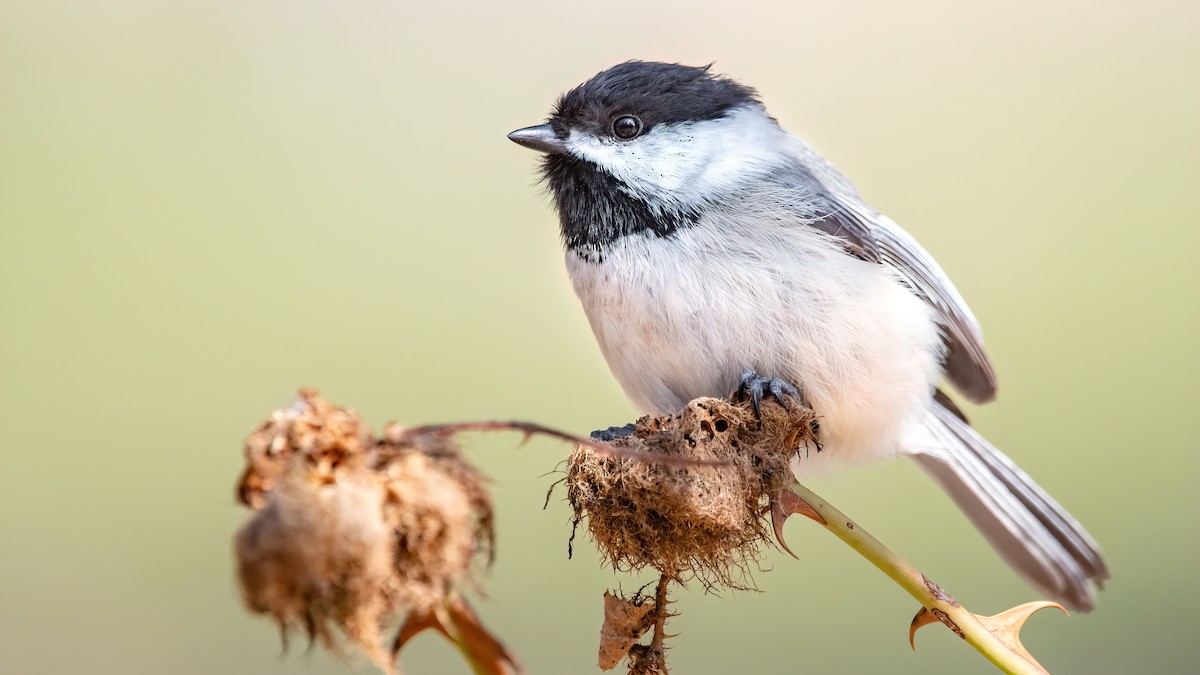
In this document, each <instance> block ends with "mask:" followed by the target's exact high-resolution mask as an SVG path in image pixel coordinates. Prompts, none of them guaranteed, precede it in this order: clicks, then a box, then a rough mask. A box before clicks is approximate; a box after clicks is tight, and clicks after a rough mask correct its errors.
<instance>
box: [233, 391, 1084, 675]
mask: <svg viewBox="0 0 1200 675" xmlns="http://www.w3.org/2000/svg"><path fill="white" fill-rule="evenodd" d="M814 428H815V424H814V416H813V413H812V412H811V411H810V410H807V409H804V408H801V407H799V406H791V407H789V408H784V407H782V406H776V405H774V404H773V403H771V404H768V405H766V406H764V407H763V408H762V415H761V419H760V418H758V417H756V416H755V415H753V414H752V413H751V411H750V409H749V406H747V405H744V404H737V403H732V402H730V401H725V400H721V399H697V400H695V401H692V402H691V403H690V404H688V406H687V407H686V408H685V409H684V410H682V411H680V412H679V413H678V414H676V415H673V416H669V417H647V418H643V419H641V420H639V421H638V423H637V424H636V427H635V429H634V431H633V433H632V434H630V435H628V436H624V437H619V438H617V439H616V440H614V441H613V442H612V443H611V444H605V443H599V442H596V441H593V440H589V439H583V438H578V437H575V436H571V435H570V434H566V433H563V432H559V431H555V430H553V429H548V428H546V427H542V426H539V425H536V424H530V423H525V422H467V423H462V424H448V425H433V426H425V427H416V428H411V429H405V428H403V427H400V426H398V425H391V426H389V427H388V428H387V429H385V431H384V434H383V436H382V437H380V438H376V437H374V436H373V434H372V433H371V431H370V429H369V428H368V427H367V426H366V425H365V424H364V423H363V422H362V420H361V419H360V418H359V417H358V415H357V414H356V413H354V412H353V411H351V410H348V409H344V408H338V407H336V406H333V405H330V404H329V403H328V402H326V401H324V400H323V399H321V398H320V397H319V396H318V395H317V394H316V392H314V391H312V390H304V391H302V392H301V395H300V399H299V400H298V401H297V402H296V403H295V404H294V405H293V406H291V407H290V408H287V409H284V410H280V411H276V412H275V413H274V414H272V415H271V417H270V418H269V419H267V420H266V421H264V422H263V423H262V424H260V425H259V427H258V428H256V429H255V430H254V432H253V433H251V435H250V437H249V438H247V440H246V445H245V456H246V469H245V471H244V472H243V474H242V478H241V480H240V481H239V484H238V489H237V494H238V497H239V499H240V500H241V501H242V502H243V503H244V504H246V505H247V506H249V507H251V508H252V509H254V513H253V515H252V516H251V518H250V519H249V521H248V522H247V523H246V524H245V525H244V526H243V527H242V529H241V530H240V531H239V532H238V534H237V537H236V541H235V549H236V554H237V561H238V579H239V582H240V584H241V587H242V593H243V596H244V598H245V601H246V605H247V607H248V608H249V609H250V610H251V611H253V612H256V613H262V614H267V615H269V616H271V617H272V618H273V619H274V620H275V621H276V622H277V623H278V625H279V626H280V629H281V632H282V634H283V636H284V639H285V644H286V637H287V634H288V633H289V632H290V631H292V630H294V629H300V630H302V631H304V632H305V633H306V634H307V635H308V637H309V639H310V641H311V640H318V641H320V642H321V643H322V644H324V645H325V646H326V647H328V648H329V649H331V650H333V651H335V652H338V651H339V642H340V637H341V636H344V637H345V638H347V639H348V640H349V641H350V642H351V643H352V644H354V645H356V646H357V647H358V648H359V649H361V650H362V651H363V652H364V653H365V654H366V655H367V656H369V657H370V658H371V660H372V661H373V662H374V663H375V664H376V665H377V666H379V668H381V669H382V670H384V671H385V672H387V673H395V672H396V667H395V665H394V663H395V657H396V654H397V653H398V652H399V650H400V649H401V647H403V646H404V645H405V644H406V643H407V642H408V640H410V639H411V638H412V637H413V636H414V635H417V634H419V633H421V632H422V631H425V630H430V629H432V630H434V631H436V632H438V633H440V634H442V635H443V636H445V637H446V638H447V639H449V640H450V641H451V642H453V643H454V644H455V645H456V646H457V647H458V648H459V650H460V651H461V652H462V654H463V656H464V657H465V658H466V659H467V661H468V662H469V663H470V665H471V666H472V668H473V669H474V671H475V672H476V673H478V674H482V675H506V674H509V673H521V672H523V671H522V670H521V668H520V666H519V665H518V664H517V661H516V659H515V658H514V657H513V655H512V654H511V653H509V652H508V651H507V650H506V649H505V647H504V646H503V644H501V643H500V642H499V640H497V639H496V638H495V637H494V636H493V635H492V634H491V633H489V632H488V631H487V630H486V629H485V628H484V627H483V625H482V624H481V623H480V621H479V619H478V617H477V616H476V615H475V613H474V611H473V610H472V609H471V608H470V606H469V605H468V604H467V603H466V601H465V599H464V598H463V596H462V594H461V592H460V591H461V590H462V589H463V588H464V587H468V588H469V587H472V586H474V585H476V584H477V579H478V576H479V573H480V572H481V571H482V570H483V568H485V567H486V566H487V564H489V563H490V562H491V559H492V556H493V555H494V551H495V542H494V534H493V527H492V525H493V515H492V506H491V500H490V498H489V496H488V492H487V490H486V481H485V480H484V478H483V476H482V475H481V474H479V472H478V471H477V470H476V469H474V468H473V467H472V466H471V465H470V464H468V463H467V462H466V461H465V460H464V459H463V458H462V456H461V455H460V453H459V451H458V448H457V447H456V446H455V445H454V444H453V443H452V440H451V439H452V435H453V434H455V433H457V432H460V431H466V430H517V431H521V432H523V433H525V434H526V435H530V434H534V433H542V434H547V435H551V436H554V437H557V438H561V439H565V440H569V441H572V442H574V443H576V448H575V450H574V451H573V452H572V454H571V456H570V459H569V461H568V468H567V476H566V478H565V479H564V480H565V482H566V483H567V498H568V501H569V503H570V505H571V507H572V509H573V510H574V514H575V517H574V521H575V525H576V526H579V525H581V524H584V523H585V522H586V527H587V531H588V533H589V535H590V537H591V538H592V540H593V541H594V542H595V544H596V545H597V547H598V549H599V551H600V553H601V556H602V558H603V560H604V561H605V562H607V563H608V564H609V565H611V566H612V567H613V568H615V569H618V570H624V571H638V570H642V569H645V568H653V569H655V570H657V571H658V572H659V580H658V583H657V587H656V590H655V593H654V595H653V596H649V595H642V594H641V592H639V593H637V594H635V595H634V596H633V597H632V598H625V597H622V596H620V595H618V594H611V593H606V594H605V599H604V600H605V602H604V615H605V616H604V626H603V628H602V629H601V644H600V653H599V664H600V666H601V667H602V668H604V669H606V670H607V669H611V668H613V667H616V665H618V664H619V663H620V662H621V661H622V660H624V661H625V662H626V665H627V667H628V669H629V673H631V675H663V674H665V673H667V672H668V669H667V660H666V647H665V646H664V641H665V639H666V638H667V637H668V635H667V634H666V631H665V627H666V622H667V619H668V618H670V617H671V616H673V613H672V612H671V611H670V609H669V606H670V601H669V599H668V590H669V587H670V584H672V583H676V584H683V583H687V582H689V581H691V580H693V579H696V580H698V581H699V582H700V583H701V584H702V585H704V586H705V588H710V589H711V588H748V587H752V583H751V580H750V579H749V572H750V571H751V567H752V566H754V565H757V563H758V561H759V559H760V555H761V553H762V550H763V547H765V546H770V545H772V541H771V537H770V533H771V532H773V533H774V535H775V540H776V541H777V542H778V544H779V546H780V547H782V548H783V549H784V550H787V551H788V552H789V553H790V552H791V551H790V550H789V549H788V547H787V545H786V543H785V542H784V541H783V539H782V536H781V535H782V529H783V524H784V522H785V521H786V519H787V518H788V517H789V516H790V515H792V514H797V513H799V514H802V515H805V516H807V517H808V518H811V519H812V520H814V521H816V522H818V523H820V524H821V525H823V526H824V527H825V528H826V529H828V530H830V531H831V532H833V533H834V534H835V535H837V536H838V537H839V538H841V539H842V540H843V541H845V542H846V543H847V544H848V545H850V546H851V547H852V548H854V549H855V551H857V552H858V553H859V554H860V555H862V556H863V557H865V558H867V559H868V560H870V561H871V562H872V563H873V564H875V565H876V566H877V567H879V568H880V570H882V571H883V572H884V573H886V574H887V575H888V576H889V577H890V578H892V580H893V581H895V582H896V583H897V584H899V585H900V586H901V587H902V588H904V589H905V590H906V591H908V592H909V593H910V594H911V595H912V596H913V597H915V598H916V599H917V600H918V601H919V602H920V603H921V609H920V611H918V613H917V615H916V616H915V617H914V618H913V620H912V622H911V625H910V629H909V631H910V632H909V638H910V640H912V638H913V634H914V633H915V632H916V630H917V629H918V628H920V627H921V626H923V625H926V624H929V623H933V622H940V623H942V624H943V625H945V626H947V627H948V628H950V629H951V630H952V631H954V632H955V633H956V634H957V635H959V637H962V638H963V639H964V640H966V641H967V642H968V643H969V644H971V646H972V647H974V648H975V649H977V650H978V651H980V653H982V654H983V655H984V656H985V657H986V658H988V659H989V660H990V661H992V663H994V664H995V665H996V666H997V667H999V668H1000V669H1001V670H1004V671H1005V672H1012V673H1044V672H1045V670H1044V669H1042V667H1041V665H1040V664H1038V663H1037V661H1036V660H1034V658H1033V657H1032V655H1030V654H1029V652H1028V651H1027V650H1026V649H1025V648H1024V647H1023V646H1022V645H1021V642H1020V638H1019V631H1020V628H1021V626H1022V625H1023V624H1024V622H1025V620H1026V619H1027V618H1028V617H1029V616H1030V615H1031V614H1032V613H1033V612H1035V611H1037V610H1039V609H1041V608H1044V607H1048V606H1057V605H1055V604H1054V603H1046V602H1040V603H1028V604H1025V605H1021V606H1019V607H1015V608H1013V609H1011V610H1008V611H1006V612H1002V613H1000V614H997V615H995V616H991V617H985V616H979V615H975V614H972V613H970V612H968V611H967V610H966V609H965V608H963V607H962V605H960V604H959V603H958V602H957V601H956V600H954V598H952V597H951V596H950V595H949V594H948V593H946V592H945V591H944V590H943V589H942V588H941V587H940V586H938V585H937V584H935V583H933V582H932V581H930V580H929V579H928V578H927V577H925V576H924V575H922V574H920V573H919V572H917V571H916V570H915V569H913V568H912V567H911V566H909V565H908V564H907V563H905V562H904V561H903V560H901V559H900V558H899V557H898V556H896V555H895V554H893V553H892V552H891V551H889V550H888V549H887V548H885V547H884V546H883V545H882V544H880V543H879V542H878V541H877V540H875V539H874V538H873V537H871V536H870V535H869V534H868V533H867V532H866V531H865V530H864V529H863V528H862V527H861V526H859V525H857V524H855V523H854V522H853V521H852V520H850V519H849V518H848V517H846V516H845V514H843V513H841V512H839V511H837V510H836V509H834V508H833V507H832V506H830V505H829V504H827V503H825V502H824V501H823V500H821V499H820V497H818V496H816V495H815V494H813V493H812V492H810V491H808V490H807V489H806V488H804V487H803V486H801V485H799V484H797V483H795V482H794V481H793V480H792V479H791V472H790V469H789V463H790V462H791V461H792V459H793V458H795V457H796V455H797V454H798V453H809V452H819V451H820V447H819V445H817V442H816V439H815V436H814ZM1060 609H1061V608H1060ZM397 623H399V624H401V625H400V626H399V628H398V629H397V630H396V634H395V637H394V639H393V640H392V649H391V651H390V652H389V651H387V650H385V649H383V647H382V646H381V639H382V635H383V633H384V631H385V630H387V629H389V628H390V627H392V626H394V625H395V624H397ZM647 633H649V634H650V635H651V638H650V641H649V643H647V644H641V643H639V642H640V640H642V639H643V638H644V637H645V635H646V634H647Z"/></svg>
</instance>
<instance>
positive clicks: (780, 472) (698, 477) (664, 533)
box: [566, 398, 817, 588]
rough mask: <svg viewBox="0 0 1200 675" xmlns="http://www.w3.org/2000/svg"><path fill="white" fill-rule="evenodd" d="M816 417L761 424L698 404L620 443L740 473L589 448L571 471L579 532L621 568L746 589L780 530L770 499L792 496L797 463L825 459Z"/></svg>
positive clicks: (747, 415) (651, 420)
mask: <svg viewBox="0 0 1200 675" xmlns="http://www.w3.org/2000/svg"><path fill="white" fill-rule="evenodd" d="M813 420H814V417H813V415H812V413H811V412H810V411H808V410H805V409H802V408H799V407H798V406H793V409H792V410H785V409H784V408H782V407H781V406H778V405H775V404H774V403H772V402H764V403H763V406H762V420H761V424H759V423H758V422H757V421H755V419H754V417H753V413H752V412H751V410H750V408H749V406H748V405H738V404H733V403H731V402H729V401H727V400H724V399H715V398H704V399H696V400H694V401H692V402H691V403H689V404H688V405H687V407H685V408H684V409H683V410H681V411H680V412H679V413H677V414H675V415H672V416H669V417H643V418H642V419H640V420H638V422H637V425H636V430H635V432H634V433H633V434H632V435H630V436H625V437H620V438H617V439H616V440H614V441H613V445H615V446H617V447H620V448H624V449H629V450H636V451H640V452H649V453H655V454H668V455H681V456H684V457H688V458H692V459H700V460H712V459H727V460H731V461H732V465H731V466H721V467H697V466H666V465H662V464H655V463H651V462H645V461H632V460H628V459H617V458H614V457H612V456H607V455H604V454H601V453H598V452H596V451H595V450H594V449H592V448H589V447H586V446H580V447H577V448H576V449H575V451H574V452H573V453H572V454H571V457H570V460H569V461H568V467H567V478H566V483H567V500H568V502H569V503H570V505H571V507H572V508H573V509H574V511H575V522H576V524H578V523H580V522H582V521H584V520H586V521H587V529H588V533H589V534H590V535H591V537H592V539H593V541H594V542H595V543H596V546H597V548H598V549H599V551H600V554H601V556H602V557H603V558H604V560H605V561H606V562H607V563H609V564H610V565H612V567H613V568H614V569H617V570H621V571H638V570H641V569H643V568H646V567H651V568H654V569H656V570H659V571H660V572H661V573H662V574H665V575H667V576H668V577H670V578H672V579H675V580H677V581H683V580H686V579H687V578H688V577H695V578H698V579H699V580H700V581H701V583H703V584H704V585H706V586H710V585H716V586H725V587H732V588H744V587H745V585H746V584H745V583H744V582H745V579H746V574H745V573H746V572H748V570H749V565H750V564H752V563H754V562H756V561H757V560H758V556H759V545H760V543H769V542H770V538H769V536H768V535H769V533H770V532H771V530H770V528H769V526H768V525H767V522H766V520H765V518H764V515H765V513H766V508H767V504H768V501H769V500H770V499H771V498H772V497H774V496H777V495H779V494H781V493H782V492H783V491H785V490H786V488H787V485H788V482H789V481H790V478H791V473H790V470H789V468H788V463H789V461H790V460H791V458H792V457H794V456H795V455H796V453H797V452H808V451H817V446H816V444H815V441H814V436H813V431H812V422H813Z"/></svg>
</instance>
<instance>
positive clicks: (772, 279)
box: [508, 61, 1108, 610]
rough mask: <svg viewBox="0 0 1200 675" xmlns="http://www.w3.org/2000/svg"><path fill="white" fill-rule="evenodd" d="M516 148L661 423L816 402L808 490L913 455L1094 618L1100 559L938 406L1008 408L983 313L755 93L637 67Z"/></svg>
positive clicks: (720, 81) (609, 349)
mask: <svg viewBox="0 0 1200 675" xmlns="http://www.w3.org/2000/svg"><path fill="white" fill-rule="evenodd" d="M508 137H509V138H510V139H512V140H513V141H515V142H517V143H519V144H521V145H524V146H526V147H529V148H532V149H534V150H538V151H540V152H543V153H545V154H546V157H545V161H544V164H543V166H542V171H543V174H544V177H545V180H546V183H547V185H548V186H549V189H550V191H551V193H552V194H553V196H554V201H555V205H556V206H557V209H558V215H559V219H560V222H561V226H562V237H563V241H564V243H565V246H566V263H567V270H568V272H569V274H570V277H571V281H572V282H573V284H574V286H575V292H576V294H577V295H578V296H579V299H580V301H581V302H582V303H583V308H584V311H585V312H586V313H587V317H588V320H589V321H590V323H591V326H592V330H593V332H594V333H595V334H596V339H597V340H598V341H599V343H600V349H601V351H603V353H604V357H605V358H606V359H607V360H608V364H609V366H610V367H611V369H612V371H613V374H614V375H615V376H616V378H617V380H618V381H619V382H620V384H621V386H622V387H623V388H624V390H625V392H626V394H628V395H629V397H630V399H632V401H633V403H634V404H635V405H636V406H637V407H638V408H640V409H641V410H642V411H643V412H646V413H654V414H668V413H673V412H676V411H678V410H679V408H681V407H682V406H683V405H684V404H685V403H686V402H687V401H689V400H691V399H693V398H696V397H700V396H726V395H729V394H730V393H731V392H733V391H734V390H740V391H743V392H747V393H748V394H749V396H750V397H751V398H752V399H753V400H754V402H755V404H756V405H757V404H758V402H759V400H760V399H761V398H762V397H763V396H764V395H767V396H774V397H775V398H778V399H780V401H781V402H783V400H784V398H785V397H786V396H787V395H788V394H793V393H795V392H796V391H797V390H798V393H799V395H800V396H801V397H802V399H803V401H804V402H805V403H806V404H807V405H808V406H810V407H811V408H812V409H813V410H814V411H815V412H816V413H817V415H818V416H819V419H820V442H821V446H822V450H821V452H813V453H809V454H808V455H807V456H804V457H801V458H798V459H797V460H795V461H794V462H793V471H794V472H795V473H796V474H797V476H798V477H803V476H804V475H806V474H808V473H811V472H812V471H813V470H815V469H818V468H819V467H821V466H822V465H843V464H852V463H855V462H862V461H866V460H871V459H877V458H880V457H887V456H891V455H895V454H904V455H908V456H910V457H913V458H914V459H915V460H916V461H917V463H918V464H920V466H921V467H922V468H924V469H925V470H926V471H928V472H929V473H930V474H931V475H932V476H933V477H934V479H936V480H937V481H938V482H939V483H940V484H941V485H942V487H944V488H945V489H946V491H947V492H948V493H949V494H950V496H951V497H952V498H953V499H954V500H955V501H956V502H957V503H958V505H959V506H960V507H961V508H962V509H963V511H964V512H965V513H966V514H967V516H968V517H969V518H970V519H971V520H972V521H973V522H974V523H975V525H976V526H977V527H978V528H979V529H980V531H981V532H982V533H983V534H984V535H985V536H986V537H987V538H988V540H989V541H990V542H991V543H992V545H993V546H994V547H995V548H996V550H997V551H998V552H999V553H1000V555H1002V556H1003V557H1004V558H1005V560H1007V561H1008V562H1009V564H1011V565H1012V566H1013V567H1014V568H1015V569H1016V570H1017V571H1018V572H1019V573H1021V574H1022V575H1023V576H1024V577H1025V578H1026V579H1027V580H1028V581H1030V582H1031V583H1032V584H1033V585H1035V586H1036V587H1038V588H1039V589H1041V590H1042V591H1044V592H1045V593H1047V594H1049V595H1051V596H1053V597H1054V598H1056V599H1058V600H1060V601H1062V602H1064V603H1065V604H1067V605H1068V606H1070V607H1073V608H1077V609H1083V610H1087V609H1091V608H1092V607H1093V606H1094V605H1095V600H1096V598H1095V591H1094V589H1093V587H1092V584H1091V583H1089V580H1095V581H1097V582H1100V581H1103V580H1104V579H1106V578H1107V577H1108V570H1107V568H1106V566H1105V563H1104V561H1103V559H1102V558H1101V556H1100V553H1099V551H1098V549H1097V546H1096V543H1095V541H1093V539H1092V537H1091V536H1090V535H1088V533H1087V531H1085V530H1084V528H1083V527H1082V526H1081V525H1080V524H1079V523H1078V522H1076V520H1075V519H1074V518H1072V517H1071V515H1070V514H1068V513H1067V512H1066V510H1064V509H1063V508H1062V507H1061V506H1059V505H1058V503H1057V502H1055V501H1054V499H1053V498H1051V497H1050V496H1049V495H1048V494H1046V492H1045V491H1044V490H1042V489H1041V488H1040V487H1039V486H1038V485H1037V484H1036V483H1035V482H1034V481H1033V479H1031V478H1030V477H1029V476H1028V475H1026V474H1025V472H1023V471H1022V470H1021V469H1019V468H1018V467H1017V466H1016V465H1014V464H1013V462H1012V461H1011V460H1010V459H1009V458H1008V457H1006V456H1005V455H1004V454H1002V453H1001V452H1000V451H999V450H997V449H996V448H994V447H992V446H991V444H989V443H988V442H987V441H986V440H985V439H984V438H983V437H981V436H980V435H979V434H977V433H976V432H975V431H974V430H973V429H972V428H971V427H970V426H969V425H968V424H967V422H966V420H965V418H964V417H963V416H962V414H961V413H960V412H959V411H958V410H957V408H955V406H954V404H953V403H952V402H950V399H949V398H947V397H946V396H945V395H944V394H943V393H942V392H941V391H939V390H938V389H937V388H936V387H937V385H938V383H939V380H941V379H942V378H943V377H945V378H946V379H947V380H949V382H950V384H952V385H954V387H955V388H957V389H958V390H959V391H960V392H961V393H962V395H963V396H965V397H966V398H968V399H970V400H971V401H974V402H976V403H983V402H986V401H989V400H991V399H992V398H994V396H995V394H996V378H995V374H994V372H993V370H992V364H991V363H990V361H989V360H988V356H987V353H986V352H985V351H984V348H983V335H982V333H981V331H980V328H979V324H978V323H977V322H976V320H975V317H974V315H972V313H971V310H970V309H969V308H968V307H967V304H966V302H964V301H963V299H962V296H960V295H959V293H958V291H957V290H956V289H955V288H954V284H953V283H952V282H951V281H950V279H948V278H947V277H946V274H945V273H944V272H943V271H942V269H941V267H939V266H938V264H937V263H936V262H935V261H934V260H933V258H932V257H931V256H930V255H929V254H928V253H927V252H926V251H925V249H923V248H922V247H921V245H920V244H918V243H917V242H916V240H915V239H913V238H912V237H911V236H910V235H909V234H908V233H906V232H905V231H904V230H902V229H901V228H900V227H899V226H898V225H896V223H894V222H892V221H891V220H890V219H888V218H887V217H886V216H883V215H881V214H879V213H878V212H876V211H875V210H874V209H872V208H871V207H870V206H868V205H867V204H866V202H864V201H863V200H862V198H861V197H859V195H858V193H857V192H856V191H855V189H854V186H852V185H851V184H850V183H849V181H847V180H846V178H844V177H843V176H842V175H841V174H840V173H838V171H837V169H835V168H834V167H833V166H832V165H830V164H829V163H828V162H826V161H825V160H824V159H822V158H821V157H820V156H819V155H817V154H816V153H815V152H813V151H812V150H811V149H809V147H808V146H807V145H805V144H804V142H803V141H801V140H799V139H798V138H796V137H795V136H792V135H791V134H789V133H788V132H787V131H784V130H783V129H782V128H781V127H780V126H779V124H778V123H776V121H775V120H774V119H772V118H771V117H770V116H769V115H768V114H767V112H766V110H765V109H764V108H763V105H762V103H761V102H760V101H759V100H758V98H757V96H756V94H755V92H754V90H752V89H750V88H748V87H745V86H743V85H741V84H739V83H737V82H735V81H733V80H730V79H727V78H724V77H721V76H718V75H715V74H713V73H712V72H711V71H710V70H709V69H708V68H692V67H688V66H682V65H677V64H667V63H648V62H641V61H630V62H628V63H622V64H620V65H618V66H615V67H613V68H610V69H608V70H606V71H604V72H602V73H600V74H598V75H596V76H595V77H593V78H592V79H590V80H588V81H587V82H584V83H583V84H581V85H579V86H578V87H576V88H574V89H572V90H571V91H569V92H567V93H566V94H565V95H564V96H562V97H561V98H560V99H559V101H558V104H557V106H556V107H555V109H554V111H553V113H552V114H551V115H550V119H549V122H547V123H546V124H542V125H539V126H534V127H528V128H525V129H519V130H517V131H514V132H512V133H511V134H509V136H508ZM792 385H794V387H795V389H793V388H792Z"/></svg>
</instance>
